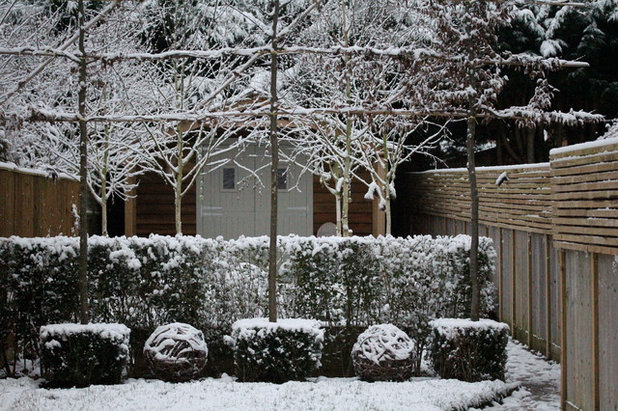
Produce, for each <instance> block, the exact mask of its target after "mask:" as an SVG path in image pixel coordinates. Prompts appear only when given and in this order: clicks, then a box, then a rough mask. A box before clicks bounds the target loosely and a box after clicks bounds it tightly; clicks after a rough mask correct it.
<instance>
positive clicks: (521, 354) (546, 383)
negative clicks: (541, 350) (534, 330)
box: [484, 340, 560, 411]
mask: <svg viewBox="0 0 618 411" xmlns="http://www.w3.org/2000/svg"><path fill="white" fill-rule="evenodd" d="M507 350H508V353H509V359H508V361H507V364H506V368H507V374H506V379H507V382H513V381H517V382H519V383H521V385H522V387H521V388H520V389H519V390H517V391H515V392H514V393H513V394H512V395H511V396H509V397H507V398H505V399H504V400H503V403H502V404H494V405H493V406H491V407H486V408H484V410H513V411H515V410H543V411H545V410H547V411H549V410H559V409H560V364H557V363H555V362H553V361H547V360H545V359H544V358H543V357H542V356H539V355H535V354H533V353H531V352H530V351H528V350H527V349H526V347H525V346H524V345H523V344H520V343H518V342H516V341H512V340H511V341H509V345H508V347H507Z"/></svg>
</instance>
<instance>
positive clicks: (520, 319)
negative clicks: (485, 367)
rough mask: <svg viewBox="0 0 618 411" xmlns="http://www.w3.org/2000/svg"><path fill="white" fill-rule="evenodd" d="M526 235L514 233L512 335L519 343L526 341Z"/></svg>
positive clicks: (520, 232)
mask: <svg viewBox="0 0 618 411" xmlns="http://www.w3.org/2000/svg"><path fill="white" fill-rule="evenodd" d="M527 244H528V234H527V233H524V232H522V231H518V230H516V231H515V266H514V267H515V270H514V274H515V278H514V282H513V295H514V296H515V299H514V306H513V311H514V313H515V327H514V332H513V335H514V336H515V337H516V338H517V339H519V340H520V341H524V342H525V341H527V340H528V335H527V331H528V262H527V261H528V258H527V257H528V245H527Z"/></svg>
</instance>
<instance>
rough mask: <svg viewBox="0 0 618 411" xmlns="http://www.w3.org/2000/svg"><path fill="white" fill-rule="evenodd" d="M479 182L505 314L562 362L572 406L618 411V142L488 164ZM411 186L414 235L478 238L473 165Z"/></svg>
mask: <svg viewBox="0 0 618 411" xmlns="http://www.w3.org/2000/svg"><path fill="white" fill-rule="evenodd" d="M503 173H506V176H507V180H506V181H504V182H503V183H502V184H501V185H500V186H498V185H497V184H496V180H497V179H498V177H499V176H500V175H502V174H503ZM477 178H478V181H479V195H480V222H481V230H480V232H481V235H486V236H488V237H491V238H492V239H493V240H494V243H495V245H496V251H497V254H498V261H497V272H496V278H495V279H494V280H495V283H496V286H497V288H498V293H499V309H498V316H499V318H500V319H501V320H502V321H504V322H507V323H509V325H510V326H511V329H512V333H513V335H514V336H515V338H517V339H518V340H520V341H522V342H524V343H526V344H528V345H529V346H530V347H532V348H534V349H536V350H539V351H541V352H543V353H544V354H545V355H546V356H547V357H549V358H552V359H555V360H558V361H560V362H561V363H562V408H563V409H584V410H595V409H601V410H605V409H607V410H615V409H618V394H617V393H618V350H617V349H616V347H617V342H618V139H611V140H606V141H600V142H595V143H592V144H591V143H588V144H582V145H576V146H572V147H568V148H563V149H558V150H553V151H552V153H551V156H550V162H549V163H542V164H531V165H520V166H508V167H484V168H479V169H478V170H477ZM406 186H407V187H406V189H405V192H406V193H407V198H406V201H407V207H408V208H409V210H410V212H409V217H408V218H409V220H408V221H407V222H404V223H405V224H408V227H409V230H410V233H425V234H433V235H440V234H448V235H453V234H459V233H467V232H469V219H470V193H469V185H468V178H467V171H466V170H465V169H450V170H436V171H428V172H422V173H411V174H409V175H408V176H407V181H406ZM400 191H403V190H401V189H400Z"/></svg>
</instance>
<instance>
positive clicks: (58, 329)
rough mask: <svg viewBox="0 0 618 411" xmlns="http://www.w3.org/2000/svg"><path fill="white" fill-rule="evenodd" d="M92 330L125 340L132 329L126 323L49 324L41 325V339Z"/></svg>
mask: <svg viewBox="0 0 618 411" xmlns="http://www.w3.org/2000/svg"><path fill="white" fill-rule="evenodd" d="M83 332H90V333H93V334H98V335H100V336H101V338H106V339H110V340H119V341H124V340H128V338H129V335H130V334H131V330H130V329H129V328H128V327H127V326H126V325H124V324H115V323H91V324H74V323H64V324H48V325H44V326H42V327H41V331H40V336H41V339H45V338H47V337H49V336H53V337H59V336H69V335H73V334H78V333H83Z"/></svg>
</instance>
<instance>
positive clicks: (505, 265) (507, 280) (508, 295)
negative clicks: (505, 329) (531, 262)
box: [499, 230, 515, 332]
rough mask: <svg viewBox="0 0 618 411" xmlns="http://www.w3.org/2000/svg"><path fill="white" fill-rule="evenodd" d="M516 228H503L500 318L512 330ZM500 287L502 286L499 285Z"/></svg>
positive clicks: (513, 326) (513, 327)
mask: <svg viewBox="0 0 618 411" xmlns="http://www.w3.org/2000/svg"><path fill="white" fill-rule="evenodd" d="M513 233H514V230H502V245H503V251H502V261H501V264H502V296H501V301H502V305H501V311H502V315H501V316H500V319H501V320H502V321H504V322H506V323H508V324H509V325H510V327H511V331H512V332H514V330H515V324H514V322H513V304H512V301H513V291H514V290H513V273H514V269H513V264H512V263H513V260H514V258H515V257H514V254H513V249H514V247H513V240H514V235H513ZM499 288H500V287H499Z"/></svg>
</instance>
